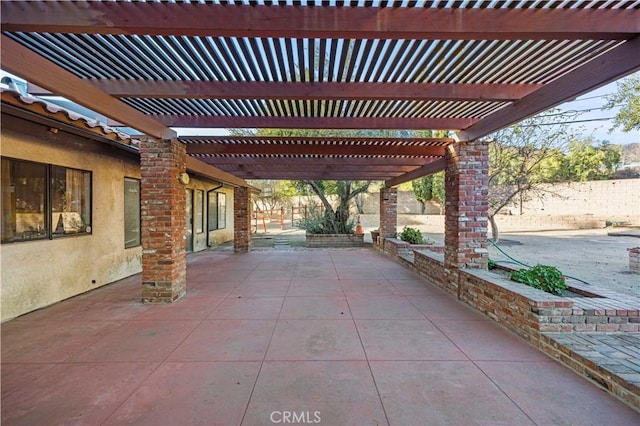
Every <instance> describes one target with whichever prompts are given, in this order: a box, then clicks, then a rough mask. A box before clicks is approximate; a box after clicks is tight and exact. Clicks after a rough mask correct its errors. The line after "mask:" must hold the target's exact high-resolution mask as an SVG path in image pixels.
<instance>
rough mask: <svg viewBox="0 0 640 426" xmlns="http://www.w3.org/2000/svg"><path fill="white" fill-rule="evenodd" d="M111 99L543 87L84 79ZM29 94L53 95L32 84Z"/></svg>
mask: <svg viewBox="0 0 640 426" xmlns="http://www.w3.org/2000/svg"><path fill="white" fill-rule="evenodd" d="M87 81H88V82H90V83H91V84H93V85H94V86H96V87H97V88H99V89H100V90H102V91H104V92H106V93H108V94H110V95H111V96H115V97H131V98H173V99H291V100H294V99H309V100H377V101H384V100H433V101H466V100H469V101H472V100H473V101H477V100H481V101H496V102H503V101H514V100H517V99H520V98H522V97H523V96H526V95H528V94H529V93H531V92H533V91H534V90H537V89H539V88H540V87H542V85H541V84H499V83H492V84H472V83H466V84H465V83H456V84H453V83H357V82H349V83H346V82H310V83H301V82H264V81H185V80H181V81H176V80H165V81H149V80H132V79H128V80H127V79H88V80H87ZM29 93H31V94H33V95H36V96H46V95H50V94H51V93H50V92H49V91H47V90H42V88H40V87H38V86H36V85H30V86H29Z"/></svg>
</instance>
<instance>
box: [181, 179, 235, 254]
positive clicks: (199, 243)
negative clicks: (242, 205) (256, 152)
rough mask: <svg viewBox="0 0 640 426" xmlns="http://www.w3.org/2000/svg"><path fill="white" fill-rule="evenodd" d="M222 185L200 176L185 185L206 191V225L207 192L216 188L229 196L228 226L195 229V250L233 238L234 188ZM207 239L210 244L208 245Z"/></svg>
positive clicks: (206, 211)
mask: <svg viewBox="0 0 640 426" xmlns="http://www.w3.org/2000/svg"><path fill="white" fill-rule="evenodd" d="M219 186H220V185H219V184H218V183H216V182H211V181H209V180H205V179H200V178H198V177H193V176H192V177H191V179H190V181H189V184H188V185H186V186H185V188H187V189H192V190H194V193H195V191H197V190H201V191H204V205H205V208H204V220H205V225H207V224H208V212H209V211H208V208H209V206H208V198H207V192H208V191H211V190H215V191H216V192H221V193H224V194H226V197H227V200H226V202H227V206H226V211H225V213H226V215H225V217H226V227H225V228H223V229H216V230H212V231H209V230H208V226H205V227H204V232H201V233H197V232H195V231H194V234H193V251H194V252H197V251H201V250H206V249H207V248H208V247H212V246H216V245H220V244H222V243H225V242H227V241H231V240H233V188H229V187H228V186H223V187H219ZM207 239H208V240H209V241H208V243H209V244H208V245H207Z"/></svg>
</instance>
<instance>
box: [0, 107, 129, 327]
mask: <svg viewBox="0 0 640 426" xmlns="http://www.w3.org/2000/svg"><path fill="white" fill-rule="evenodd" d="M2 124H3V128H2V155H3V156H5V157H12V158H16V159H23V160H31V161H37V162H41V163H47V164H55V165H60V166H65V167H72V168H77V169H82V170H88V171H91V172H92V233H91V234H88V235H79V236H73V237H64V238H57V239H53V240H34V241H27V242H19V243H11V244H3V245H2V246H1V247H0V255H1V265H2V293H1V295H2V300H1V306H2V312H1V318H2V321H4V320H7V319H10V318H14V317H16V316H18V315H21V314H24V313H26V312H29V311H32V310H34V309H38V308H41V307H44V306H47V305H50V304H52V303H55V302H58V301H60V300H63V299H66V298H69V297H71V296H74V295H77V294H80V293H83V292H85V291H88V290H90V289H92V288H96V287H99V286H102V285H105V284H108V283H111V282H113V281H116V280H119V279H121V278H124V277H127V276H129V275H132V274H135V273H137V272H140V270H141V266H140V259H141V254H142V251H141V247H133V248H129V249H125V248H124V178H125V177H131V178H140V167H139V163H138V161H136V159H135V155H132V154H128V153H126V152H124V151H120V150H117V149H115V148H112V147H107V146H101V145H102V144H100V143H99V142H92V141H87V140H86V139H84V138H81V137H79V136H75V135H72V134H69V133H66V132H63V131H59V132H58V133H57V134H54V133H51V132H49V131H48V128H47V127H45V126H41V125H37V124H29V125H28V126H29V131H28V133H27V132H26V131H23V130H21V129H24V128H25V126H27V124H26V122H25V121H23V120H17V119H13V118H12V117H7V116H3V123H2ZM110 153H112V154H111V155H109V154H110ZM118 154H120V155H118Z"/></svg>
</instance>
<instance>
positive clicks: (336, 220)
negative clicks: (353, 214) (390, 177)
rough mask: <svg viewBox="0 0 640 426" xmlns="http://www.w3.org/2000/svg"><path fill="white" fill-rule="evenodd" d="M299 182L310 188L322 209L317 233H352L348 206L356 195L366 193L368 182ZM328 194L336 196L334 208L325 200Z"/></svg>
mask: <svg viewBox="0 0 640 426" xmlns="http://www.w3.org/2000/svg"><path fill="white" fill-rule="evenodd" d="M300 182H301V183H302V184H304V185H307V186H308V187H309V188H311V190H312V191H313V193H314V194H316V195H317V196H318V198H320V201H321V202H322V205H323V207H324V214H323V220H322V223H321V224H320V227H319V228H320V229H318V230H317V231H321V232H322V233H325V234H350V233H353V223H352V222H350V221H349V206H350V204H351V201H352V200H353V199H354V198H355V197H356V196H357V195H358V194H362V193H364V192H367V189H369V183H370V182H369V181H351V180H337V181H322V180H303V181H300ZM330 188H331V189H330ZM329 194H333V195H336V196H337V198H338V205H337V206H336V207H335V208H334V207H333V205H332V203H331V202H330V201H329V199H328V198H327V195H329ZM307 230H308V229H307Z"/></svg>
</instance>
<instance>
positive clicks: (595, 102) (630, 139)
mask: <svg viewBox="0 0 640 426" xmlns="http://www.w3.org/2000/svg"><path fill="white" fill-rule="evenodd" d="M616 91H617V83H615V82H614V83H611V84H608V85H606V86H603V87H601V88H599V89H596V90H594V91H591V92H589V93H586V94H584V95H583V96H580V97H579V98H577V99H576V100H575V101H572V102H566V103H564V104H562V105H560V106H558V108H560V109H562V110H565V111H584V112H581V113H580V116H579V117H578V118H577V119H576V120H580V121H582V120H586V121H585V122H582V123H573V124H570V126H572V127H574V128H575V127H578V128H580V127H582V128H584V131H583V135H584V136H592V137H593V138H594V140H595V141H597V142H601V141H608V142H610V143H612V144H620V145H626V144H629V143H640V130H634V131H631V132H628V133H624V132H622V131H621V130H620V129H616V130H613V131H611V128H612V127H613V121H612V120H611V118H612V117H613V116H615V115H616V113H617V112H618V111H619V109H620V108H614V109H610V110H604V109H602V106H603V105H604V104H606V103H607V99H606V96H607V95H610V94H613V93H615V92H616ZM605 119H606V120H605Z"/></svg>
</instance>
